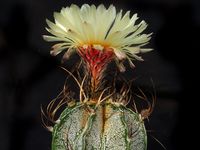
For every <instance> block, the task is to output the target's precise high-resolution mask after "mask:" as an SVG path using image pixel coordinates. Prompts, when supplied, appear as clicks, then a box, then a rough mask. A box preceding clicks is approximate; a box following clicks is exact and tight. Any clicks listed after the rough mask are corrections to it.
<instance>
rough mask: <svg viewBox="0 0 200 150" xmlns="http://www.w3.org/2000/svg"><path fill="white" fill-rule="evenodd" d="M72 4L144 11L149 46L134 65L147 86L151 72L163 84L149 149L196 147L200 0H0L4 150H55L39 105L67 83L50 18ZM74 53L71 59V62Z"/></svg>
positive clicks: (132, 73) (0, 139) (0, 149)
mask: <svg viewBox="0 0 200 150" xmlns="http://www.w3.org/2000/svg"><path fill="white" fill-rule="evenodd" d="M71 3H75V4H78V5H82V4H83V3H89V4H92V3H95V4H100V3H104V4H105V5H106V6H109V4H111V3H113V4H114V5H115V6H116V7H117V8H118V9H121V8H122V9H124V10H131V12H132V13H136V12H137V13H138V15H139V17H140V18H142V19H144V20H145V21H146V22H147V23H148V24H149V27H148V29H147V31H146V32H153V33H154V34H153V38H152V40H151V44H149V47H153V48H154V49H155V50H154V51H152V52H150V53H148V54H145V55H143V57H144V59H145V62H142V63H141V62H136V68H135V69H134V70H130V69H129V70H128V71H127V72H126V73H125V74H124V75H127V77H128V78H130V79H131V78H134V77H137V80H136V81H135V86H139V87H141V88H142V89H147V88H149V87H151V86H152V83H151V82H150V79H151V78H152V79H153V81H154V84H155V86H156V91H157V103H156V107H155V110H154V112H153V114H152V115H151V117H150V118H149V123H148V126H149V127H148V128H149V129H150V130H152V131H151V132H149V133H148V142H149V143H148V149H149V150H162V149H163V148H162V146H161V145H160V144H159V143H158V142H156V140H155V139H154V138H153V137H155V138H156V139H158V140H159V141H160V142H161V143H162V144H163V145H165V147H166V148H167V149H168V150H179V149H183V148H184V149H189V150H194V149H198V148H196V147H195V145H196V144H197V143H196V141H197V140H195V139H198V138H195V137H194V135H197V136H198V135H199V134H198V132H199V131H198V130H199V126H197V121H198V120H199V116H198V100H199V98H198V97H197V96H198V80H197V79H198V78H197V77H198V75H197V72H198V70H199V65H198V54H197V51H199V50H200V49H198V45H199V42H200V38H199V36H200V1H199V0H188V1H184V0H121V1H120V0H112V1H109V0H107V1H106V0H105V1H92V0H91V1H80V0H74V1H72V0H1V1H0V150H50V143H51V134H50V133H49V132H48V131H46V130H45V129H44V128H43V127H42V125H41V118H40V105H41V104H43V105H47V104H48V103H49V102H50V100H52V99H53V98H55V97H56V95H57V94H58V93H59V91H60V90H61V89H62V87H63V84H64V80H65V77H66V76H65V73H64V72H63V71H62V70H61V69H60V68H59V67H58V66H60V59H59V58H58V57H51V56H50V55H49V50H50V46H51V44H50V43H47V42H45V41H43V39H42V36H41V35H43V34H46V33H47V32H46V31H45V29H44V28H45V26H46V23H45V18H49V19H50V20H52V19H53V17H52V16H53V11H59V10H60V9H61V7H63V6H69V5H70V4H71ZM73 64H74V61H73V60H70V61H68V63H66V65H65V66H66V67H67V68H71V67H72V66H73Z"/></svg>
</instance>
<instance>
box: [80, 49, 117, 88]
mask: <svg viewBox="0 0 200 150" xmlns="http://www.w3.org/2000/svg"><path fill="white" fill-rule="evenodd" d="M78 54H79V55H80V56H81V57H82V58H83V60H84V62H85V63H86V66H87V69H88V71H89V73H90V75H91V77H92V79H93V80H94V81H93V82H94V83H93V84H94V85H93V86H94V87H96V86H97V85H98V83H99V81H100V80H101V76H102V73H103V70H104V69H105V68H106V66H107V64H108V63H109V62H110V61H111V60H112V58H113V56H114V52H113V50H112V49H111V48H104V49H103V50H98V49H95V48H93V47H92V46H88V47H87V48H83V47H79V49H78Z"/></svg>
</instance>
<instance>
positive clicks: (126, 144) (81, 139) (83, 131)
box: [52, 101, 147, 150]
mask: <svg viewBox="0 0 200 150" xmlns="http://www.w3.org/2000/svg"><path fill="white" fill-rule="evenodd" d="M59 120H60V121H59V123H58V124H56V125H55V126H54V129H53V141H52V150H66V149H69V150H70V149H74V150H83V149H84V150H93V149H94V150H104V149H108V150H144V149H146V146H147V137H146V130H145V128H144V123H143V121H142V120H141V117H140V115H139V114H138V113H135V112H133V111H132V110H130V109H128V108H126V107H125V106H123V105H119V103H113V102H112V101H110V102H107V103H102V104H100V105H99V106H96V105H95V104H88V103H76V104H75V105H74V106H71V107H68V108H66V109H65V110H64V111H63V112H62V114H61V116H60V118H59Z"/></svg>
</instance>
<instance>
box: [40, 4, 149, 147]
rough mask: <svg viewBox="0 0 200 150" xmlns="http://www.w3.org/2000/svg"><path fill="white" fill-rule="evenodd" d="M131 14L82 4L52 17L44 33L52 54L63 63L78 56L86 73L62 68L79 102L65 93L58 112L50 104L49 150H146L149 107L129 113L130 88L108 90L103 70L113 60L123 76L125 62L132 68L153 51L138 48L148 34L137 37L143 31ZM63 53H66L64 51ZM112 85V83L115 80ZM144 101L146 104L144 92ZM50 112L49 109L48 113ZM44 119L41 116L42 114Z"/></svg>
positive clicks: (72, 6) (147, 38)
mask: <svg viewBox="0 0 200 150" xmlns="http://www.w3.org/2000/svg"><path fill="white" fill-rule="evenodd" d="M129 16H130V12H127V13H126V14H125V15H124V16H122V11H121V12H119V13H116V9H115V7H114V6H113V5H111V6H110V7H109V8H108V9H106V8H105V7H104V6H103V5H100V6H98V7H96V6H95V5H91V6H89V5H87V4H84V5H83V6H82V7H81V8H79V7H78V6H76V5H71V6H70V7H66V8H63V9H62V10H61V12H60V13H55V14H54V18H55V23H53V22H51V21H49V20H47V24H48V26H49V28H47V31H48V32H50V33H51V34H52V35H53V36H49V35H45V36H44V39H45V40H47V41H57V42H60V43H58V44H55V45H54V46H53V47H52V48H53V50H52V51H51V54H52V55H57V54H59V53H61V52H63V51H64V52H65V54H64V56H63V59H64V60H67V59H68V58H69V56H70V55H71V54H73V53H74V52H76V53H77V54H78V55H79V56H80V58H81V60H82V61H81V62H82V63H81V64H82V65H81V66H82V67H83V68H84V69H85V71H84V75H83V77H82V78H81V79H77V78H76V77H75V75H74V74H73V73H72V72H70V71H68V70H67V69H65V68H63V69H64V70H65V71H66V72H67V73H68V74H69V75H70V76H71V77H73V78H74V79H75V81H76V83H77V84H78V86H79V88H80V91H79V94H80V95H79V100H76V101H74V100H73V99H72V98H71V94H70V93H66V89H65V88H64V90H63V91H62V94H63V98H62V100H61V101H60V102H59V104H58V105H57V107H56V108H53V106H54V103H55V100H54V101H52V102H51V103H50V104H49V106H48V108H47V110H48V112H49V118H50V119H51V120H52V122H53V123H54V125H53V127H49V126H48V125H46V126H47V128H48V129H49V130H51V131H52V150H146V149H147V133H146V129H145V126H144V119H146V118H147V117H148V116H149V115H150V114H151V112H152V106H151V105H150V103H149V102H148V104H149V108H148V109H144V110H142V111H140V112H138V111H137V108H136V107H134V109H130V108H128V107H127V104H128V103H129V101H130V98H131V97H130V87H131V86H130V85H129V86H128V88H122V89H121V90H120V92H119V91H117V90H116V89H115V86H113V87H112V88H111V87H109V86H106V85H105V84H103V83H104V81H106V78H104V77H105V75H106V73H105V70H106V68H107V65H108V64H109V63H110V62H111V61H113V60H114V61H115V62H116V64H117V66H118V68H119V71H125V67H124V65H123V62H124V60H128V62H129V64H130V66H131V67H134V64H133V62H132V61H133V59H137V60H141V61H143V59H142V58H141V57H140V56H138V53H142V52H148V51H150V50H151V49H148V48H142V46H144V45H145V44H147V43H148V41H149V39H150V35H151V34H141V32H142V31H143V30H144V29H145V28H146V27H147V24H146V23H145V22H144V21H142V22H140V23H139V24H138V25H135V21H136V20H137V14H134V15H133V16H132V17H131V18H130V17H129ZM66 49H68V50H67V51H66ZM114 82H116V81H114ZM140 92H141V93H142V96H138V97H139V98H142V99H144V100H147V98H146V97H145V95H144V93H143V92H142V91H141V90H140ZM63 104H67V106H66V107H65V108H64V110H63V111H62V113H61V114H60V116H59V117H58V119H54V116H55V113H56V111H57V110H58V109H59V108H60V107H61V106H62V105H63ZM52 109H53V110H52ZM42 113H43V114H44V112H43V111H42Z"/></svg>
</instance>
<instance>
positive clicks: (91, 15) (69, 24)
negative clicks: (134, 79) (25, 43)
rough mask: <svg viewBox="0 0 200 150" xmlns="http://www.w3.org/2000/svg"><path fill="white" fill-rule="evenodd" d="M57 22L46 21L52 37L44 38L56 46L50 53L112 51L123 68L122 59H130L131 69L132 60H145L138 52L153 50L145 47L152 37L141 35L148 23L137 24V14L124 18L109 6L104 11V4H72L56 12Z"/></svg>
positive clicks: (67, 54) (128, 13)
mask: <svg viewBox="0 0 200 150" xmlns="http://www.w3.org/2000/svg"><path fill="white" fill-rule="evenodd" d="M54 19H55V23H53V22H51V21H49V20H47V24H48V26H49V28H46V29H47V31H48V32H50V33H51V34H52V36H49V35H44V36H43V37H44V39H45V40H46V41H50V42H59V43H58V44H55V45H54V46H53V47H52V48H53V50H52V51H51V54H52V55H57V54H59V53H60V52H62V51H64V52H65V54H64V58H68V57H69V56H70V55H71V54H72V53H73V52H78V50H79V49H80V48H81V49H87V48H88V47H89V48H91V47H92V48H93V49H95V50H99V51H106V50H109V51H112V52H113V54H114V57H113V58H114V59H115V61H116V62H117V64H118V65H119V66H120V67H121V70H123V69H124V67H123V64H122V63H120V62H121V60H125V59H127V60H128V61H129V63H130V64H131V66H134V65H133V63H132V60H133V59H137V60H143V59H142V58H141V57H140V56H138V55H137V54H138V53H143V52H148V51H151V50H152V49H149V48H142V46H144V45H146V44H147V43H148V41H149V40H150V38H151V37H150V36H151V34H142V32H143V31H144V30H145V29H146V27H147V24H146V23H145V21H141V22H140V23H139V24H136V23H135V22H136V20H137V19H138V17H137V14H134V15H133V16H132V17H130V11H127V12H126V13H125V14H124V15H123V13H122V10H121V11H119V12H116V8H115V7H114V6H113V5H110V7H109V8H105V7H104V5H103V4H101V5H99V6H98V7H96V6H95V5H91V6H90V5H88V4H84V5H82V6H81V8H80V7H78V6H77V5H74V4H72V5H71V6H70V7H66V8H62V9H61V11H60V12H55V13H54Z"/></svg>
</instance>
